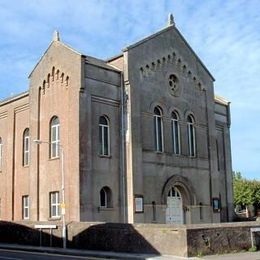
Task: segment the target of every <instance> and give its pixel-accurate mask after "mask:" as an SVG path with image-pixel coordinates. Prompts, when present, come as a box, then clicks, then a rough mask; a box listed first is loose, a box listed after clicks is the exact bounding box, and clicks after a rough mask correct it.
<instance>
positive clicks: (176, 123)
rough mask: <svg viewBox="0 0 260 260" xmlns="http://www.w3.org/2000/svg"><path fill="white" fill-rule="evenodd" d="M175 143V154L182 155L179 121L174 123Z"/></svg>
mask: <svg viewBox="0 0 260 260" xmlns="http://www.w3.org/2000/svg"><path fill="white" fill-rule="evenodd" d="M174 141H175V144H174V145H175V153H176V154H179V153H180V147H179V146H180V144H179V124H178V121H176V120H175V121H174Z"/></svg>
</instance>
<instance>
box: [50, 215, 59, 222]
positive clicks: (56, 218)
mask: <svg viewBox="0 0 260 260" xmlns="http://www.w3.org/2000/svg"><path fill="white" fill-rule="evenodd" d="M48 220H49V221H57V220H61V217H60V216H59V217H50V218H49V219H48Z"/></svg>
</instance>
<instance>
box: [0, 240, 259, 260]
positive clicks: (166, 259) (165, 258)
mask: <svg viewBox="0 0 260 260" xmlns="http://www.w3.org/2000/svg"><path fill="white" fill-rule="evenodd" d="M0 249H6V250H10V251H11V250H13V251H23V252H38V253H48V254H57V255H67V256H75V257H76V256H77V257H86V258H88V257H89V258H92V257H93V258H95V259H126V260H127V259H129V260H131V259H134V260H141V259H143V260H181V259H188V260H194V259H197V260H198V259H209V260H218V259H221V260H244V259H245V260H260V251H257V252H243V253H232V254H226V255H210V256H203V257H188V258H187V257H180V256H170V255H160V256H158V255H149V254H132V253H119V252H110V251H94V250H79V249H68V248H67V249H63V248H55V247H36V246H26V245H17V244H4V243H0Z"/></svg>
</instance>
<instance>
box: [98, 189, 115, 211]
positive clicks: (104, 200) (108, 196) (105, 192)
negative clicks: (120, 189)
mask: <svg viewBox="0 0 260 260" xmlns="http://www.w3.org/2000/svg"><path fill="white" fill-rule="evenodd" d="M99 195H100V207H102V208H112V192H111V189H110V188H109V187H103V188H102V189H101V190H100V194H99Z"/></svg>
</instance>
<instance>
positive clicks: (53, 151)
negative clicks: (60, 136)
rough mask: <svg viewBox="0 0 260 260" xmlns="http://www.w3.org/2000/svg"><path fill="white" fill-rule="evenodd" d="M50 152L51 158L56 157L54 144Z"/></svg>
mask: <svg viewBox="0 0 260 260" xmlns="http://www.w3.org/2000/svg"><path fill="white" fill-rule="evenodd" d="M51 147H52V148H51V151H52V154H51V157H56V143H52V145H51Z"/></svg>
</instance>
